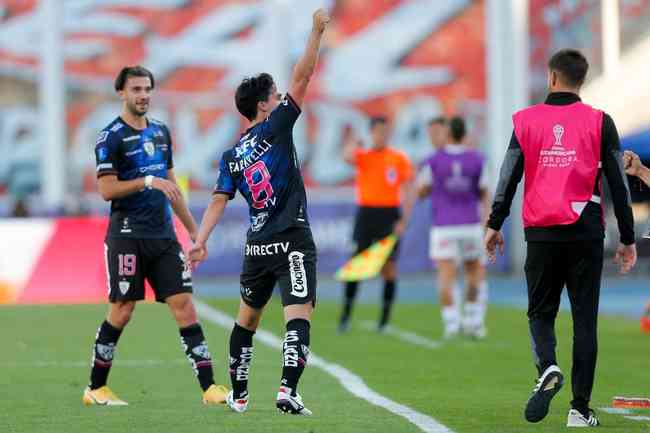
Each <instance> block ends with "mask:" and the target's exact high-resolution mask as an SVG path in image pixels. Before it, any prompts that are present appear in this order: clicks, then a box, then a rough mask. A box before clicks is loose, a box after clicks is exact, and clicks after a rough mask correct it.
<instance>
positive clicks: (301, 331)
mask: <svg viewBox="0 0 650 433" xmlns="http://www.w3.org/2000/svg"><path fill="white" fill-rule="evenodd" d="M309 328H310V324H309V321H307V320H305V319H292V320H289V322H287V334H286V335H285V337H284V344H283V345H282V351H283V354H284V363H283V366H282V386H284V387H287V388H291V395H293V396H295V395H296V390H297V388H298V381H299V380H300V376H301V375H302V372H303V371H304V370H305V366H306V365H307V356H308V355H309Z"/></svg>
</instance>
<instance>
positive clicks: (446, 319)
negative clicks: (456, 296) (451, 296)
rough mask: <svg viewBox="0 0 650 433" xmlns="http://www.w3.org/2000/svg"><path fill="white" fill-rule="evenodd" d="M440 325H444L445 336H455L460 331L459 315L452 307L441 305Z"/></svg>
mask: <svg viewBox="0 0 650 433" xmlns="http://www.w3.org/2000/svg"><path fill="white" fill-rule="evenodd" d="M442 323H443V324H444V325H445V334H455V333H457V332H458V331H459V330H460V314H459V311H458V309H457V308H456V307H455V306H454V305H443V307H442Z"/></svg>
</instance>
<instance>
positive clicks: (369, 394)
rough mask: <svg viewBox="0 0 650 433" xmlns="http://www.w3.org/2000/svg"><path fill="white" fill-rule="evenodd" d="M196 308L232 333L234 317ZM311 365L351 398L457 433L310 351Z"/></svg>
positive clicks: (265, 335)
mask: <svg viewBox="0 0 650 433" xmlns="http://www.w3.org/2000/svg"><path fill="white" fill-rule="evenodd" d="M194 305H195V307H196V310H197V312H198V313H199V315H200V316H201V317H203V318H204V319H206V320H208V321H209V322H212V323H214V324H216V325H219V326H221V327H222V328H225V329H227V330H230V329H231V328H232V326H233V324H234V322H235V319H234V318H233V317H230V316H228V315H227V314H225V313H223V312H221V311H219V310H217V309H215V308H213V307H211V306H209V305H207V304H204V303H203V302H200V301H198V300H196V299H195V300H194ZM255 336H256V338H257V340H259V341H260V342H261V343H262V344H265V345H267V346H269V347H272V348H275V349H278V350H279V349H281V348H282V340H281V339H280V338H278V337H277V336H276V335H274V334H272V333H270V332H269V331H265V330H263V329H258V330H257V332H256V333H255ZM309 364H311V365H313V366H314V367H317V368H320V369H321V370H323V371H324V372H326V373H327V374H329V375H330V376H332V377H334V378H335V379H337V380H338V381H339V382H340V383H341V385H342V386H343V388H345V389H346V390H347V391H348V392H350V393H351V394H352V395H354V396H356V397H359V398H361V399H363V400H366V401H367V402H368V403H370V404H373V405H375V406H379V407H382V408H384V409H386V410H387V411H389V412H391V413H394V414H395V415H399V416H401V417H403V418H406V419H407V420H408V421H409V422H410V423H411V424H414V425H415V426H417V427H418V428H419V429H420V430H422V431H423V432H425V433H454V432H453V430H451V429H450V428H448V427H446V426H444V425H442V424H440V423H439V422H438V421H436V420H435V419H433V418H431V417H430V416H428V415H425V414H423V413H420V412H418V411H416V410H414V409H412V408H410V407H408V406H406V405H403V404H400V403H397V402H395V401H393V400H391V399H389V398H388V397H385V396H383V395H381V394H379V393H378V392H376V391H373V390H372V389H370V387H368V385H366V383H365V382H364V381H363V379H362V378H361V377H359V376H357V375H356V374H354V373H352V372H351V371H350V370H348V369H346V368H345V367H343V366H341V365H338V364H334V363H331V362H329V361H326V360H325V359H323V358H321V357H319V356H316V355H315V354H314V352H311V353H310V355H309Z"/></svg>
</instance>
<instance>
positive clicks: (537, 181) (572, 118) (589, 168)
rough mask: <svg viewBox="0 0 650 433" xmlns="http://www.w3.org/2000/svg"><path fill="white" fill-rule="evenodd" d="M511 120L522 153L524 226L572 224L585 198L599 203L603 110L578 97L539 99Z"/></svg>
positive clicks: (583, 206) (578, 215)
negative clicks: (561, 101)
mask: <svg viewBox="0 0 650 433" xmlns="http://www.w3.org/2000/svg"><path fill="white" fill-rule="evenodd" d="M512 120H513V123H514V127H515V135H516V137H517V140H518V141H519V144H520V145H521V149H522V152H523V154H524V182H525V187H524V205H523V220H524V227H549V226H556V225H567V224H573V223H575V222H576V221H577V220H578V219H579V218H580V215H581V214H582V211H583V210H584V208H585V206H586V205H587V203H588V202H589V201H595V202H596V203H600V195H598V196H594V188H595V186H596V178H597V176H598V170H599V168H600V150H601V134H602V124H603V112H602V111H600V110H596V109H594V108H592V107H591V106H589V105H586V104H583V103H581V102H576V103H573V104H570V105H548V104H539V105H534V106H532V107H529V108H526V109H524V110H522V111H519V112H517V113H515V114H514V116H512ZM600 189H601V185H598V191H600Z"/></svg>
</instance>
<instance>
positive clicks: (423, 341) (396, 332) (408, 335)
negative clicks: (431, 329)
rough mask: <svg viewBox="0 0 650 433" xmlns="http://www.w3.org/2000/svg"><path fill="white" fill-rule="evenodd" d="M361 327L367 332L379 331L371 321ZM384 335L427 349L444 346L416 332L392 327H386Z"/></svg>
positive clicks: (365, 322) (362, 323) (363, 323)
mask: <svg viewBox="0 0 650 433" xmlns="http://www.w3.org/2000/svg"><path fill="white" fill-rule="evenodd" d="M361 326H363V328H364V329H366V330H374V329H377V327H376V326H375V325H374V324H373V322H371V321H369V320H368V321H364V322H361ZM383 333H384V334H386V335H390V336H392V337H396V338H399V339H400V340H402V341H406V342H407V343H412V344H415V345H417V346H422V347H426V348H427V349H439V348H440V347H441V346H442V345H443V343H442V342H441V341H436V340H431V339H429V338H426V337H423V336H421V335H418V334H416V333H415V332H410V331H405V330H403V329H400V328H396V327H394V326H392V325H388V326H386V329H385V330H384V331H383Z"/></svg>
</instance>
